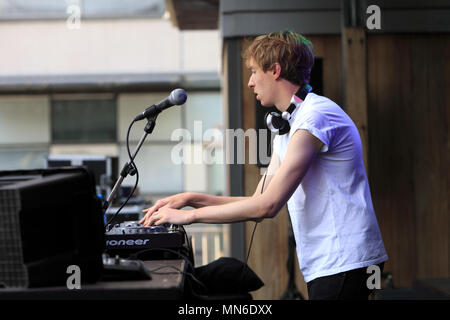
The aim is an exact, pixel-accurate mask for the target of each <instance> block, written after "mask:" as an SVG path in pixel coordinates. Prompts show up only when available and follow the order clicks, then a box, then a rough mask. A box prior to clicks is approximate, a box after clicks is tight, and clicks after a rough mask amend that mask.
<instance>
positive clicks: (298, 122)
mask: <svg viewBox="0 0 450 320" xmlns="http://www.w3.org/2000/svg"><path fill="white" fill-rule="evenodd" d="M292 129H293V130H291V131H290V133H289V134H290V135H291V136H292V134H294V132H295V131H297V130H308V131H309V132H310V133H311V134H312V135H313V136H315V137H316V138H317V139H319V140H320V141H322V142H323V144H324V145H323V146H322V149H321V150H320V152H327V151H328V150H329V149H330V141H331V138H332V134H333V128H332V127H331V126H330V125H329V121H328V119H327V117H326V116H325V115H324V114H322V113H320V112H318V111H309V112H307V113H306V114H304V115H302V117H300V118H298V119H295V121H294V123H293V124H292Z"/></svg>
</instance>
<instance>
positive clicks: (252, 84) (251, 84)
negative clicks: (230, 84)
mask: <svg viewBox="0 0 450 320" xmlns="http://www.w3.org/2000/svg"><path fill="white" fill-rule="evenodd" d="M247 85H248V87H249V88H253V87H254V86H255V83H254V82H253V80H252V78H251V77H250V79H249V80H248V84H247Z"/></svg>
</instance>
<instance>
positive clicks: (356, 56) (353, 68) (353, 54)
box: [342, 27, 369, 173]
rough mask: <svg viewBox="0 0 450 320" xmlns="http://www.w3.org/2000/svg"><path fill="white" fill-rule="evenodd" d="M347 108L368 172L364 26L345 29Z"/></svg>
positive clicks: (344, 50)
mask: <svg viewBox="0 0 450 320" xmlns="http://www.w3.org/2000/svg"><path fill="white" fill-rule="evenodd" d="M342 37H343V52H344V57H343V58H344V75H345V85H344V86H345V99H344V101H345V110H346V112H347V114H348V115H349V116H350V118H352V120H353V122H355V125H356V127H357V128H358V131H359V134H360V136H361V142H362V147H363V157H364V164H365V167H366V172H367V173H368V168H369V167H368V162H367V152H368V151H367V150H368V125H367V66H366V35H365V32H364V30H363V29H362V28H351V27H349V28H344V31H343V35H342Z"/></svg>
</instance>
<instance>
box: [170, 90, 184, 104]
mask: <svg viewBox="0 0 450 320" xmlns="http://www.w3.org/2000/svg"><path fill="white" fill-rule="evenodd" d="M186 99H187V95H186V91H184V90H183V89H175V90H173V91H172V92H171V93H170V102H172V103H173V104H174V105H180V104H183V103H185V102H186Z"/></svg>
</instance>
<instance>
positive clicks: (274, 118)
mask: <svg viewBox="0 0 450 320" xmlns="http://www.w3.org/2000/svg"><path fill="white" fill-rule="evenodd" d="M311 90H312V87H311V86H310V85H309V84H305V85H303V86H302V87H300V89H298V91H297V92H296V93H295V95H296V96H297V97H299V98H300V99H302V100H305V98H306V96H307V95H308V93H309V92H311ZM295 108H296V106H295V104H293V103H291V105H290V106H289V107H288V108H287V110H286V111H284V112H283V113H280V112H277V111H272V112H267V113H266V115H265V117H264V120H265V122H266V125H267V128H269V130H270V131H272V132H273V133H276V134H279V135H283V134H286V133H288V132H289V130H291V126H290V125H289V120H290V119H291V115H292V112H294V110H295Z"/></svg>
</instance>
